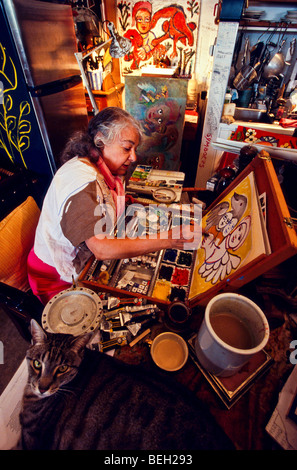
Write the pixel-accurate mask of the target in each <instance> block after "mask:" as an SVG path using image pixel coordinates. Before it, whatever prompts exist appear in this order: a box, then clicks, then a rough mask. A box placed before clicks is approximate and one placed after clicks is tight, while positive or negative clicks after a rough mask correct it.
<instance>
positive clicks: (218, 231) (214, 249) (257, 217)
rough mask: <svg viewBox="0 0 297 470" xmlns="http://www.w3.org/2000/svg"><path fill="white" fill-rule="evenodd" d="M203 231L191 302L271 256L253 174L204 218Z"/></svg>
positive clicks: (191, 290)
mask: <svg viewBox="0 0 297 470" xmlns="http://www.w3.org/2000/svg"><path fill="white" fill-rule="evenodd" d="M202 227H203V229H204V231H205V232H206V235H205V236H204V237H203V239H202V243H201V246H200V248H199V249H198V250H197V256H196V260H195V266H194V270H193V277H192V282H191V288H190V295H189V298H192V297H195V296H196V295H199V294H201V293H203V292H206V291H207V290H208V289H211V288H212V287H213V286H215V285H217V284H218V283H219V282H222V281H226V280H228V276H230V275H232V274H233V273H234V272H235V271H236V270H237V269H239V268H242V267H243V266H246V265H247V264H248V263H250V262H251V261H255V260H256V259H257V258H259V259H260V257H262V256H263V255H265V254H268V253H269V251H270V248H269V241H268V237H267V233H266V232H265V227H264V222H263V219H262V214H261V210H260V206H259V198H258V193H257V188H256V183H255V179H254V173H253V172H251V173H250V174H249V175H248V176H247V177H246V178H244V179H243V180H242V181H241V182H240V183H239V184H238V185H237V186H236V187H235V189H234V190H232V191H230V193H229V194H228V195H227V196H225V197H224V198H223V199H222V200H221V201H220V202H219V203H218V204H216V205H215V206H214V207H213V208H212V209H211V210H210V211H209V212H208V213H207V214H206V215H205V216H204V217H203V220H202Z"/></svg>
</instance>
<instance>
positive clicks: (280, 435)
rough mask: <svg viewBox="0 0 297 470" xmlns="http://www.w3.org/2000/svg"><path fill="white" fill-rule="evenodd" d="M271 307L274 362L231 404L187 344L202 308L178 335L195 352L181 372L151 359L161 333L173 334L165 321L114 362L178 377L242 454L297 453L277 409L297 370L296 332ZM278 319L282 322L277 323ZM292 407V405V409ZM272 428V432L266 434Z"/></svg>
mask: <svg viewBox="0 0 297 470" xmlns="http://www.w3.org/2000/svg"><path fill="white" fill-rule="evenodd" d="M266 308H267V309H268V311H267V312H266V311H265V310H266ZM266 308H265V307H264V309H263V310H264V312H265V313H266V314H267V317H268V320H269V319H270V320H271V322H270V323H271V325H272V328H271V334H270V339H269V341H268V343H267V346H266V348H265V352H266V353H267V355H268V356H269V357H270V358H271V359H270V360H269V361H268V363H267V367H265V368H264V369H263V371H262V373H261V374H259V375H257V374H255V376H254V377H253V378H252V380H251V381H250V382H249V383H248V385H247V386H246V387H245V386H244V385H243V386H242V391H241V392H240V393H239V394H238V396H236V397H235V399H234V400H232V399H231V401H230V402H229V403H228V402H226V400H224V397H222V395H221V394H220V393H218V390H217V388H216V387H215V385H214V384H213V383H212V382H211V381H210V380H209V378H208V377H207V374H205V372H204V371H203V369H202V368H201V367H199V364H198V363H197V358H195V354H193V353H192V350H191V346H190V343H189V341H188V340H189V339H190V340H191V338H192V336H193V335H194V336H195V334H196V333H197V331H198V329H199V326H200V324H201V322H202V319H203V315H204V309H203V308H199V307H197V308H196V309H194V311H193V312H192V315H191V317H190V321H189V323H188V324H187V326H186V328H185V329H184V330H183V331H178V334H179V335H181V336H182V337H183V338H184V339H185V340H186V341H187V343H188V347H189V351H190V354H189V358H188V360H187V362H186V364H185V365H184V367H183V368H182V369H181V370H179V371H176V372H167V371H164V370H161V369H159V368H158V367H157V366H156V365H155V363H154V362H153V360H152V357H151V354H150V344H151V341H152V340H153V339H154V338H155V337H156V336H157V335H159V334H160V333H162V332H164V331H170V330H171V328H170V325H169V327H168V323H167V321H166V316H165V317H162V318H161V320H160V321H159V322H158V323H157V324H155V325H153V326H152V327H151V328H150V329H149V330H148V332H147V334H146V335H145V336H144V337H143V338H142V339H141V340H140V341H138V342H137V343H136V344H134V345H133V346H132V347H131V346H130V345H126V346H122V347H120V348H117V349H115V357H117V358H119V359H121V360H123V361H125V362H127V363H130V364H142V365H143V366H144V367H146V368H147V369H148V371H149V370H151V369H155V368H157V369H158V370H159V371H160V373H161V375H163V378H164V380H166V378H167V377H168V376H170V377H171V378H172V377H173V378H174V379H176V380H177V381H178V382H180V383H182V384H183V385H185V386H186V387H187V388H189V389H190V390H191V391H193V393H194V394H195V395H196V396H197V397H198V399H200V400H201V401H202V402H203V403H204V404H205V406H207V407H208V408H209V410H210V412H211V413H212V415H213V416H214V417H215V419H216V421H217V422H218V424H219V425H220V426H221V427H222V428H223V429H224V431H225V432H226V434H227V435H228V436H229V437H230V438H231V440H232V441H233V443H234V445H235V447H236V448H237V449H239V450H274V449H281V448H282V447H284V448H294V447H292V446H294V445H296V438H297V436H296V434H297V433H295V437H294V438H293V439H292V440H291V439H290V436H288V435H287V430H286V429H285V428H284V423H285V417H281V416H280V413H279V412H278V410H276V407H277V405H278V399H279V393H280V392H281V390H282V389H283V386H284V384H285V383H286V381H287V379H288V377H289V376H290V374H291V372H292V370H293V367H294V366H293V365H292V364H291V363H290V361H289V352H290V343H291V341H292V329H291V324H290V321H289V319H288V316H287V314H286V312H285V311H281V310H280V307H279V306H273V305H272V304H271V302H270V301H269V302H268V303H267V305H266ZM276 311H277V313H276ZM275 317H277V318H278V320H277V322H276V323H275ZM273 325H275V327H274V326H273ZM295 374H296V370H295ZM248 376H249V371H248V366H244V367H243V369H242V370H241V372H240V373H238V374H237V376H236V377H233V378H232V380H231V387H233V386H234V384H235V388H240V387H238V384H239V383H240V382H241V384H244V383H245V382H248V380H247V379H248ZM295 383H296V380H295ZM229 384H230V380H229ZM295 393H296V390H295ZM292 399H293V397H292ZM289 403H290V402H288V401H287V404H288V406H289ZM275 410H276V411H275ZM273 414H274V416H273V418H272V415H273ZM283 418H284V419H283ZM289 421H290V420H289ZM268 424H269V432H268V430H267V429H266V427H267V425H268ZM291 426H292V423H291ZM294 426H296V422H295V423H293V430H294ZM271 434H273V435H274V436H275V438H273V437H272V436H271ZM280 443H282V446H280ZM295 448H296V447H295Z"/></svg>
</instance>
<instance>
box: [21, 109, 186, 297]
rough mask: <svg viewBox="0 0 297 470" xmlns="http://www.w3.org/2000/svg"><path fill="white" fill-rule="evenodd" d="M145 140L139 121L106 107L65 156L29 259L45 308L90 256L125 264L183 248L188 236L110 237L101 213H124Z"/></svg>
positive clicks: (32, 278)
mask: <svg viewBox="0 0 297 470" xmlns="http://www.w3.org/2000/svg"><path fill="white" fill-rule="evenodd" d="M140 138H141V131H140V127H139V124H138V122H137V121H136V120H135V119H134V118H133V117H132V116H131V115H130V114H128V113H127V112H126V111H124V110H122V109H121V108H105V109H103V110H102V111H101V112H100V113H98V114H97V115H96V116H95V117H94V118H93V119H92V120H91V121H90V123H89V126H88V130H87V132H85V133H80V134H79V135H75V136H74V137H73V139H71V140H70V141H69V142H68V144H67V146H66V148H65V151H64V153H63V156H62V161H63V162H65V163H64V164H63V165H62V166H61V167H60V168H59V169H58V171H57V172H56V174H55V176H54V178H53V180H52V182H51V185H50V187H49V189H48V192H47V194H46V196H45V199H44V202H43V207H42V211H41V215H40V220H39V223H38V226H37V230H36V236H35V243H34V247H33V249H32V251H31V252H30V255H29V257H28V278H29V282H30V286H31V289H32V291H33V293H34V294H35V295H36V296H37V297H39V299H40V300H41V301H42V302H43V303H44V304H46V303H47V302H48V301H49V300H50V299H51V298H52V297H53V296H54V295H56V294H58V293H59V292H60V291H62V290H64V289H67V288H69V287H70V286H71V284H72V280H73V279H74V280H76V279H77V278H78V276H79V274H80V272H81V270H82V269H83V267H84V266H85V264H86V261H87V260H88V259H89V258H90V256H91V255H92V254H94V256H95V257H96V258H97V259H99V260H104V259H122V258H129V257H134V256H138V255H140V254H145V253H150V252H153V251H157V250H161V249H165V248H183V246H184V243H185V242H186V241H189V236H190V231H189V233H186V234H185V230H184V228H183V234H185V235H180V234H179V233H178V236H177V234H176V233H174V234H173V232H172V231H169V232H168V233H167V234H166V236H164V234H163V236H158V237H157V238H156V237H154V238H149V237H143V236H141V237H137V238H133V239H132V238H128V237H126V238H116V237H113V236H106V233H103V231H102V224H100V223H98V222H100V220H101V221H102V218H103V217H104V216H105V213H104V210H102V208H108V209H107V210H108V211H109V212H111V213H113V214H116V215H119V214H120V213H122V212H123V210H124V196H125V193H124V187H123V183H122V178H123V177H125V175H126V173H127V171H128V169H129V167H130V165H131V164H132V163H134V162H136V159H137V157H136V149H137V146H138V144H139V141H140ZM183 237H184V238H183Z"/></svg>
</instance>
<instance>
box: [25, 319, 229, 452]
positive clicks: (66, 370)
mask: <svg viewBox="0 0 297 470" xmlns="http://www.w3.org/2000/svg"><path fill="white" fill-rule="evenodd" d="M31 334H32V344H31V346H30V347H29V349H28V352H27V356H26V357H27V362H28V369H29V377H28V383H27V385H26V387H25V391H24V397H23V406H22V411H21V415H20V421H21V426H22V448H23V449H68V450H71V449H72V450H78V449H90V450H95V449H103V450H121V449H126V450H128V449H129V450H131V449H134V450H136V449H148V450H160V449H163V450H177V449H184V450H191V449H227V448H228V449H230V448H232V444H231V443H230V441H229V439H228V438H227V437H226V435H225V434H224V433H223V431H222V430H221V428H219V427H218V426H217V424H216V423H215V421H214V419H213V417H212V416H211V415H210V414H209V413H208V412H207V410H206V409H205V407H204V406H203V404H201V403H199V402H198V400H197V399H196V397H195V396H194V395H192V394H190V393H189V391H188V390H186V389H185V388H184V387H181V386H180V385H178V384H177V383H176V382H175V381H174V382H173V381H172V382H171V381H169V380H166V382H165V379H164V376H163V375H162V374H158V373H156V371H154V372H152V373H151V372H149V373H148V371H147V370H145V368H141V367H140V366H133V365H128V364H125V363H124V362H122V361H120V360H118V359H115V358H113V357H110V356H108V355H106V354H104V353H99V352H97V351H93V350H90V349H89V348H86V344H87V343H88V341H89V340H90V335H89V334H86V335H82V336H78V337H74V336H71V335H64V334H52V333H46V332H45V331H44V330H43V329H42V328H41V327H40V326H39V325H38V323H37V322H36V321H35V320H32V322H31Z"/></svg>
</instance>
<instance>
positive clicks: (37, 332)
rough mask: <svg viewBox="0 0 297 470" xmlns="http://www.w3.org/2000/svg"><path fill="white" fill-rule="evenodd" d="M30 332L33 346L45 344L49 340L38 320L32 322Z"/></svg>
mask: <svg viewBox="0 0 297 470" xmlns="http://www.w3.org/2000/svg"><path fill="white" fill-rule="evenodd" d="M30 332H31V335H32V341H33V344H38V343H39V344H41V343H44V341H45V340H46V339H47V336H46V333H45V331H44V330H43V329H42V328H41V326H40V325H39V324H38V323H37V321H36V320H31V323H30Z"/></svg>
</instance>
